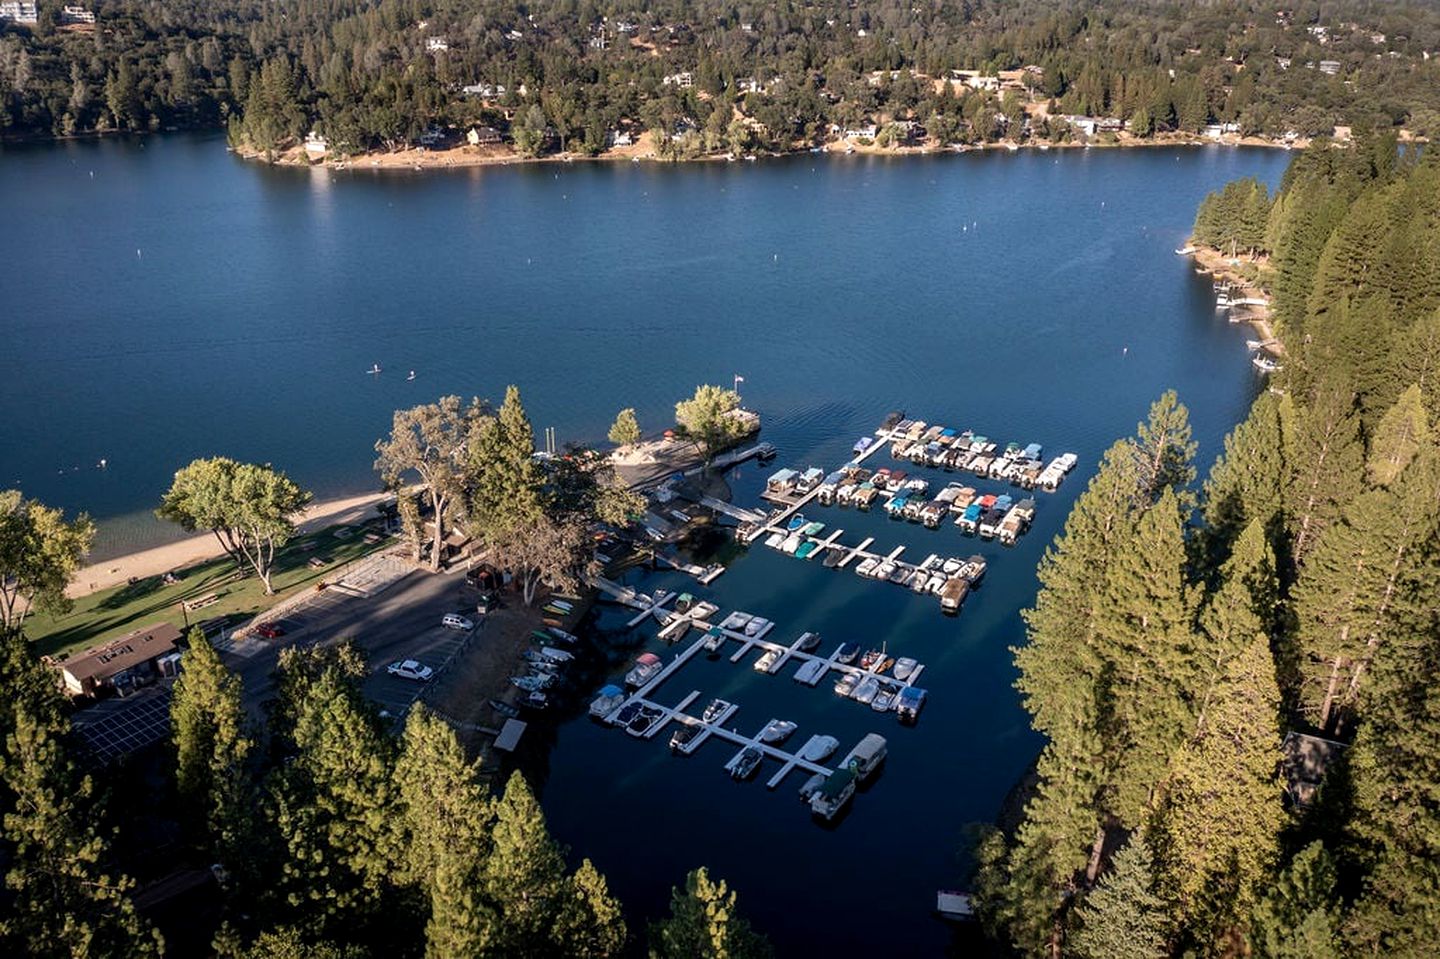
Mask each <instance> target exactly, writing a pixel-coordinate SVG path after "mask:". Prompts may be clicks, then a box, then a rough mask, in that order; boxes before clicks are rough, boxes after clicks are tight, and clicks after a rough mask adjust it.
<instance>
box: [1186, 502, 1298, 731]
mask: <svg viewBox="0 0 1440 959" xmlns="http://www.w3.org/2000/svg"><path fill="white" fill-rule="evenodd" d="M1279 606H1280V582H1279V578H1278V576H1277V574H1276V569H1275V554H1274V553H1273V552H1272V551H1271V549H1270V544H1269V543H1268V542H1267V541H1266V537H1265V530H1264V528H1263V527H1262V526H1261V523H1260V521H1259V520H1258V519H1257V520H1255V521H1253V522H1251V524H1250V525H1249V526H1247V527H1245V531H1244V532H1243V533H1241V534H1240V536H1239V538H1238V539H1236V541H1235V548H1234V549H1233V550H1232V551H1231V553H1230V558H1229V559H1228V560H1226V561H1225V565H1224V566H1223V567H1221V570H1220V585H1219V586H1218V587H1217V588H1216V589H1215V591H1214V592H1212V593H1211V594H1210V595H1209V596H1208V597H1206V599H1205V602H1204V605H1203V606H1202V607H1201V610H1200V616H1199V626H1200V633H1201V637H1200V640H1199V642H1200V651H1201V658H1202V660H1203V662H1204V674H1205V675H1206V676H1207V677H1208V678H1209V680H1210V682H1211V683H1213V682H1215V681H1218V680H1219V678H1220V677H1221V676H1222V675H1223V674H1224V672H1225V670H1226V668H1227V665H1228V664H1229V662H1230V661H1231V660H1232V659H1234V658H1235V657H1236V656H1239V655H1240V654H1241V653H1242V652H1244V651H1245V649H1246V647H1247V646H1249V644H1250V643H1251V642H1252V641H1253V639H1254V637H1255V636H1256V635H1257V634H1260V635H1264V636H1267V637H1269V636H1274V635H1276V634H1277V633H1278V632H1279V630H1280V611H1279ZM1198 691H1200V690H1197V692H1198ZM1209 698H1210V696H1209V691H1208V684H1207V688H1205V689H1204V692H1203V694H1202V695H1201V696H1200V699H1199V704H1198V705H1199V713H1200V714H1201V715H1202V716H1203V714H1204V711H1205V706H1206V703H1207V702H1208V701H1209Z"/></svg>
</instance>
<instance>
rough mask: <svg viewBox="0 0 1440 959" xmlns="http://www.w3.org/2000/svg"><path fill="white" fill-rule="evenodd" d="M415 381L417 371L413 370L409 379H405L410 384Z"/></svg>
mask: <svg viewBox="0 0 1440 959" xmlns="http://www.w3.org/2000/svg"><path fill="white" fill-rule="evenodd" d="M414 379H415V371H414V370H411V371H410V375H409V376H407V377H405V382H407V383H409V382H412V381H413V380H414Z"/></svg>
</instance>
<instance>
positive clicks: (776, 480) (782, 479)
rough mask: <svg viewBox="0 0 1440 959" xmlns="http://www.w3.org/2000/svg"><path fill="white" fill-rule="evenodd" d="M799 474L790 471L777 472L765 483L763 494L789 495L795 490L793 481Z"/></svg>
mask: <svg viewBox="0 0 1440 959" xmlns="http://www.w3.org/2000/svg"><path fill="white" fill-rule="evenodd" d="M799 477H800V474H799V473H797V472H795V471H794V470H792V469H782V470H777V471H776V472H775V473H772V474H771V475H770V478H769V479H767V480H766V481H765V492H767V493H782V494H783V493H789V492H792V491H794V489H795V481H796V480H797V479H799Z"/></svg>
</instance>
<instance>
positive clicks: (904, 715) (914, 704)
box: [895, 686, 925, 725]
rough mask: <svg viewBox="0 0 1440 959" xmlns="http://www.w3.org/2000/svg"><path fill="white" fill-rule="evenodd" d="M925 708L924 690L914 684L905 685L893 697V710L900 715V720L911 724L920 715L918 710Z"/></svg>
mask: <svg viewBox="0 0 1440 959" xmlns="http://www.w3.org/2000/svg"><path fill="white" fill-rule="evenodd" d="M923 708H925V690H923V689H919V688H917V687H915V686H906V687H905V688H904V689H902V690H900V695H899V696H897V697H895V711H896V712H897V713H899V715H900V722H902V723H904V724H906V725H911V724H913V723H914V722H915V721H916V720H917V719H918V718H919V717H920V710H921V709H923Z"/></svg>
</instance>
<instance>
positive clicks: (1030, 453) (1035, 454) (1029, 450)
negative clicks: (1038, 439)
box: [1025, 443, 1043, 460]
mask: <svg viewBox="0 0 1440 959" xmlns="http://www.w3.org/2000/svg"><path fill="white" fill-rule="evenodd" d="M1042 448H1043V447H1041V445H1040V444H1039V443H1031V444H1030V445H1029V446H1027V447H1025V458H1026V459H1027V460H1038V459H1039V458H1040V451H1041V449H1042Z"/></svg>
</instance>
